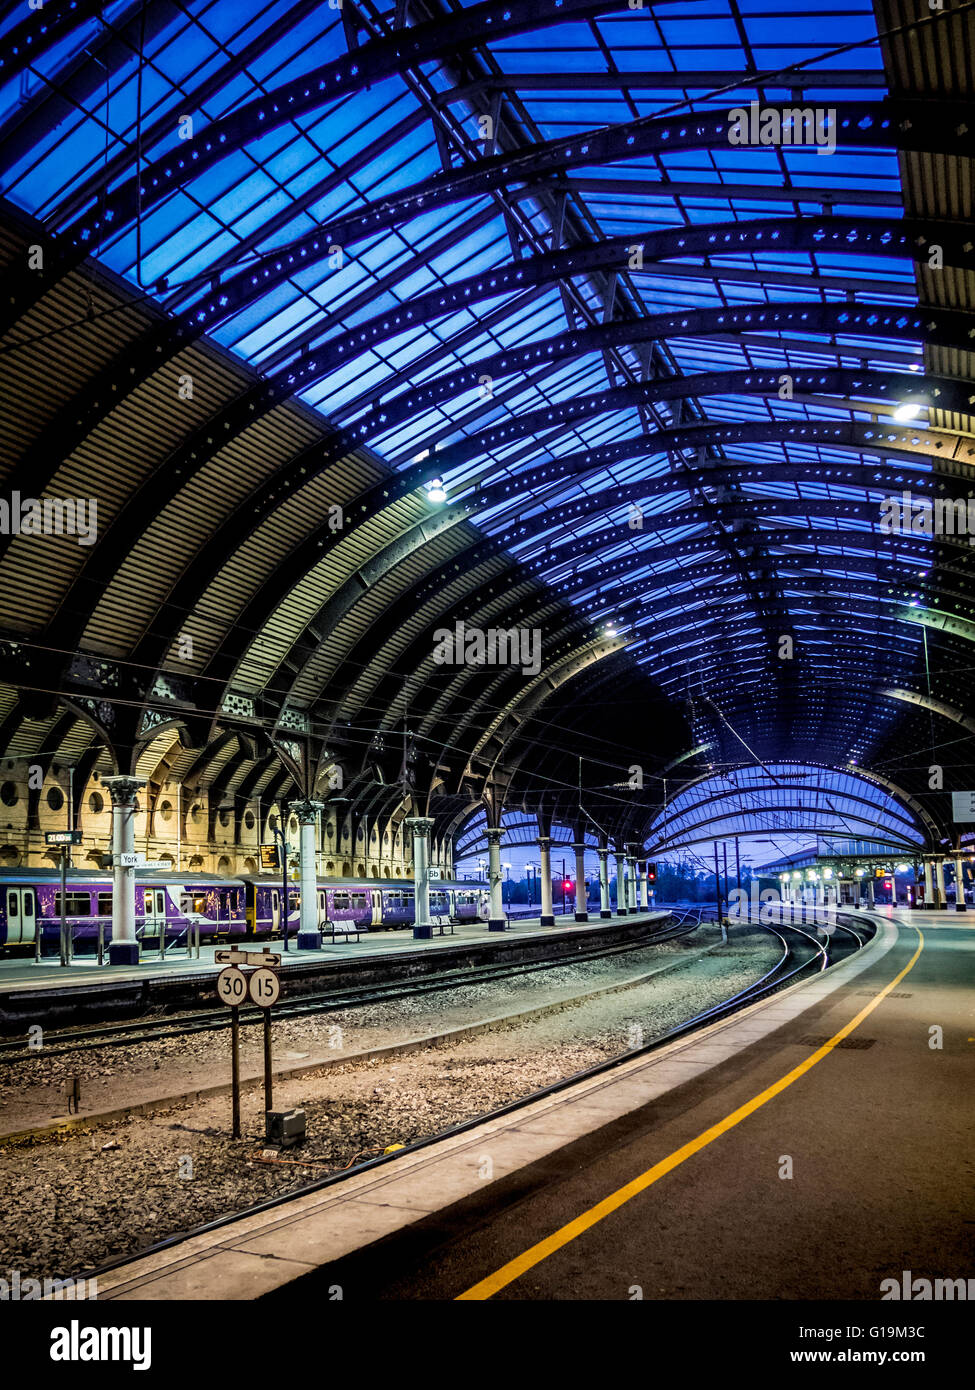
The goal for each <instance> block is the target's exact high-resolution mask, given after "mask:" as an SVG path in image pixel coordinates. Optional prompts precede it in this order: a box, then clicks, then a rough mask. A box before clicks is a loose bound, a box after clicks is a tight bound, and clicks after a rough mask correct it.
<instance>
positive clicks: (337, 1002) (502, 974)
mask: <svg viewBox="0 0 975 1390" xmlns="http://www.w3.org/2000/svg"><path fill="white" fill-rule="evenodd" d="M709 911H711V909H709V908H708V907H707V905H704V906H702V907H698V908H680V909H677V910H676V911H675V912H674V913H673V914H672V915H671V920H670V921H668V922H667V923H665V925H664V926H663V927H662V928H661V929H660V930H659V931H656V932H650V933H648V934H647V936H646V938H645V939H644V940H643V941H641V942H637V943H631V942H625V943H623V944H621V945H617V946H607V947H599V948H596V949H592V950H588V951H580V950H566V951H561V952H559V953H558V955H554V956H550V957H548V958H547V959H546V960H544V961H526V962H524V963H521V964H514V963H513V964H508V965H505V964H499V965H486V966H474V967H467V968H464V969H460V970H447V971H444V972H442V973H441V974H438V975H436V976H435V977H433V978H431V979H423V980H414V981H405V980H404V981H394V982H391V983H390V984H389V985H364V986H361V987H359V988H355V989H344V990H322V991H320V992H318V993H315V994H305V995H302V996H301V997H300V998H298V999H294V1000H291V1001H289V1000H283V1001H282V1002H280V1003H279V1004H278V1005H277V1006H276V1008H275V1011H274V1016H275V1019H282V1018H300V1017H302V1016H304V1015H308V1014H316V1013H331V1012H334V1011H335V1010H338V1009H346V1008H355V1007H358V1006H362V1005H365V1004H374V1003H379V1002H386V1001H388V1000H392V999H402V998H407V997H410V996H414V995H420V994H433V993H435V992H437V991H440V990H446V989H455V988H456V987H457V986H458V985H472V984H484V983H488V982H489V981H491V980H499V979H507V978H509V977H511V976H514V975H522V974H531V973H535V972H537V971H541V970H549V969H551V968H552V967H553V966H558V965H566V964H573V965H574V964H577V963H578V962H579V961H585V960H601V959H605V958H608V957H612V956H616V955H625V954H627V953H631V952H633V951H641V950H643V949H645V947H647V946H650V945H654V946H655V945H660V944H661V943H663V942H666V941H674V940H680V939H681V938H682V937H684V936H688V935H690V933H691V932H693V931H694V930H695V929H696V928H697V927H698V926H700V924H701V922H702V920H704V919H705V918H706V915H707V913H708V912H709ZM262 1018H263V1012H262V1010H260V1009H258V1008H254V1007H246V1008H242V1009H241V1011H240V1023H241V1025H242V1026H244V1025H250V1024H258V1023H260V1022H261V1021H262ZM229 1027H230V1016H229V1014H228V1013H227V1012H226V1011H224V1010H220V1011H218V1010H217V1009H216V1008H214V1009H211V1010H207V1011H205V1012H202V1011H201V1012H198V1013H192V1014H183V1015H180V1016H178V1017H174V1016H170V1017H167V1018H160V1019H158V1020H153V1019H140V1020H138V1021H135V1022H129V1023H114V1024H104V1025H94V1026H92V1027H90V1028H79V1029H73V1030H63V1031H60V1032H57V1033H53V1034H48V1035H47V1038H46V1039H45V1042H44V1046H43V1047H42V1048H39V1049H36V1050H32V1049H31V1048H30V1047H29V1046H28V1044H27V1042H26V1041H25V1040H23V1039H21V1038H10V1039H4V1040H3V1041H0V1061H2V1062H5V1063H7V1064H8V1065H9V1064H16V1063H20V1062H29V1061H32V1060H34V1059H36V1058H38V1057H43V1058H50V1057H60V1056H64V1055H66V1054H67V1053H72V1052H86V1051H90V1050H92V1049H94V1048H98V1047H132V1046H136V1045H137V1044H139V1043H145V1042H154V1041H156V1040H157V1039H160V1038H174V1037H189V1036H192V1035H193V1034H195V1033H209V1032H213V1031H216V1030H217V1029H221V1028H229Z"/></svg>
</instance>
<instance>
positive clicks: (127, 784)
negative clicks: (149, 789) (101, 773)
mask: <svg viewBox="0 0 975 1390" xmlns="http://www.w3.org/2000/svg"><path fill="white" fill-rule="evenodd" d="M100 785H101V786H103V787H105V788H107V790H108V794H109V796H110V797H111V798H112V805H113V806H134V805H135V799H136V797H137V796H138V794H139V792H140V791H141V790H142V788H143V787H144V786H145V785H146V778H145V777H131V776H129V775H128V774H127V773H123V774H122V775H120V776H118V777H103V778H102V780H101V783H100Z"/></svg>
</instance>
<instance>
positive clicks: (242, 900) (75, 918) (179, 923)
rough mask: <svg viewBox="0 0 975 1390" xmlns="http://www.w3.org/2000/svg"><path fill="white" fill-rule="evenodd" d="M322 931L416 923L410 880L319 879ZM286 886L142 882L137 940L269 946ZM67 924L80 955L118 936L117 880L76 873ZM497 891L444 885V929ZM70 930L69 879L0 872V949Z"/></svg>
mask: <svg viewBox="0 0 975 1390" xmlns="http://www.w3.org/2000/svg"><path fill="white" fill-rule="evenodd" d="M316 896H317V900H318V923H319V926H320V928H321V929H322V930H323V931H327V932H328V933H329V934H333V933H334V934H335V935H341V934H342V933H343V932H345V933H347V934H351V933H356V932H365V931H382V930H387V929H395V928H398V927H409V926H412V924H413V884H412V883H411V882H410V881H409V880H402V879H396V880H394V879H352V878H347V879H346V878H343V879H329V880H328V881H324V880H319V882H318V885H317V892H316ZM282 899H283V884H282V882H281V880H280V879H278V880H277V881H274V880H271V879H269V878H218V877H216V876H209V875H206V874H170V873H153V874H146V875H143V876H139V875H138V873H137V874H136V881H135V922H136V935H137V936H138V937H139V938H140V939H141V940H147V941H154V942H155V941H158V939H159V938H160V937H161V936H162V934H163V933H164V932H165V936H166V941H167V942H171V941H176V942H178V941H179V940H180V939H183V940H185V939H186V935H187V931H188V928H189V927H190V926H191V925H195V926H198V927H199V929H200V939H201V941H208V940H213V941H216V940H226V939H229V938H236V937H240V938H245V939H246V938H250V939H260V938H261V937H265V938H266V937H270V936H280V935H282V934H283V913H282V906H283V904H282ZM300 904H301V895H300V893H299V891H298V886H297V883H293V882H292V881H291V880H289V883H288V909H287V913H288V931H289V934H292V933H297V931H298V924H299V915H300ZM64 913H65V920H66V922H67V924H68V927H69V928H70V931H71V935H72V939H73V940H74V942H75V945H76V948H78V947H79V946H81V948H82V949H84V947H83V943H85V942H90V943H91V945H92V947H94V943H95V942H96V941H97V938H98V930H99V926H100V925H101V926H102V927H103V928H104V940H105V942H106V943H107V942H109V941H110V940H111V937H112V879H111V876H110V875H108V874H104V873H98V872H90V871H87V870H84V869H73V870H71V871H70V872H69V873H68V878H67V891H66V895H65V902H64ZM489 916H490V912H489V901H488V894H487V887H486V885H485V884H483V883H480V882H472V881H465V882H458V881H455V880H452V881H449V882H440V883H438V884H437V885H436V886H435V887H434V886H431V890H430V917H431V921H432V922H433V923H434V924H443V925H446V924H448V923H450V922H471V921H486V920H487V918H488V917H489ZM60 930H61V876H60V873H59V872H58V870H57V869H7V870H5V871H0V949H2V950H7V951H10V950H15V949H17V948H18V947H20V948H24V949H28V948H29V949H30V950H34V949H35V942H36V939H37V933H38V932H40V934H41V944H42V947H47V948H49V949H51V950H54V949H56V948H57V944H58V941H59V935H60Z"/></svg>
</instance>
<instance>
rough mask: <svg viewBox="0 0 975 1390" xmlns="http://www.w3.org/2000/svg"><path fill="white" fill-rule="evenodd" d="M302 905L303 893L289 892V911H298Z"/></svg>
mask: <svg viewBox="0 0 975 1390" xmlns="http://www.w3.org/2000/svg"><path fill="white" fill-rule="evenodd" d="M300 907H301V894H300V893H289V894H288V911H289V912H297V911H298V909H299V908H300Z"/></svg>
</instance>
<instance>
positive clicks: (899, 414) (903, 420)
mask: <svg viewBox="0 0 975 1390" xmlns="http://www.w3.org/2000/svg"><path fill="white" fill-rule="evenodd" d="M920 413H921V406H920V403H919V402H918V401H901V403H900V405H899V406H898V407H897V408H896V410H895V411H894V419H895V420H896V421H897V422H898V424H901V425H906V424H907V422H908V421H909V420H916V419H917V417H918V416H919V415H920Z"/></svg>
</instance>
